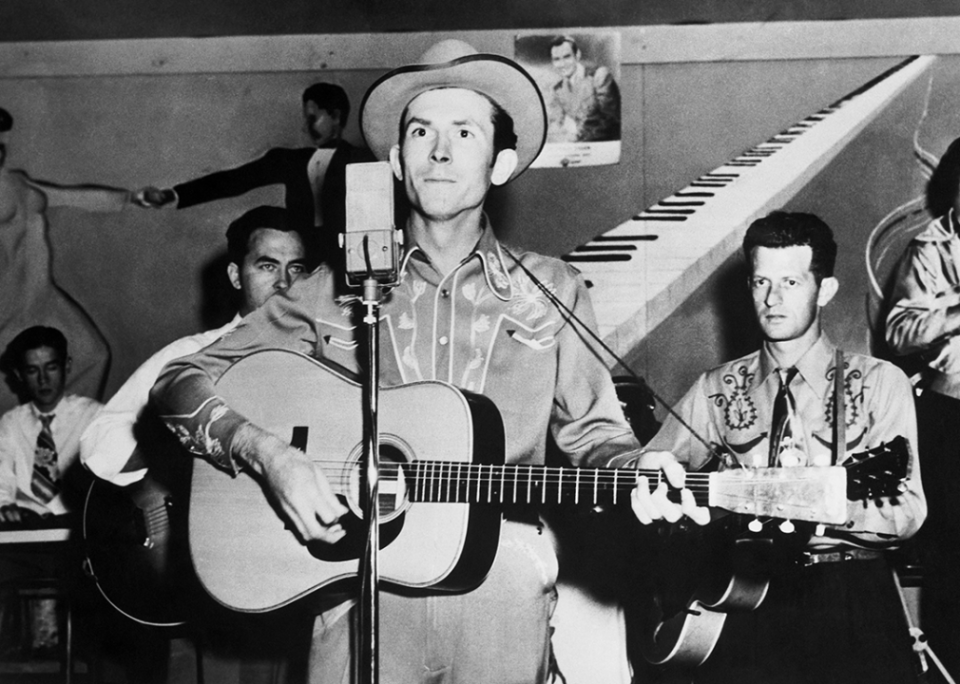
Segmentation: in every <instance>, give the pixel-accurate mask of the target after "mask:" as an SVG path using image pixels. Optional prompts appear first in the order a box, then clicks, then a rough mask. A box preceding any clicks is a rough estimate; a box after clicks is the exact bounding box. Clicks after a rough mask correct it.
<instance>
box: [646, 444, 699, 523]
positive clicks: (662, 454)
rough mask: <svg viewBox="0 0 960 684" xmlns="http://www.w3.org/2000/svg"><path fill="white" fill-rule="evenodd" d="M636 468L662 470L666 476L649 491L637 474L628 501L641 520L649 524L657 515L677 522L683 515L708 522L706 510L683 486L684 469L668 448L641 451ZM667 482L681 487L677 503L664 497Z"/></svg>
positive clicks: (648, 486) (647, 483) (696, 521)
mask: <svg viewBox="0 0 960 684" xmlns="http://www.w3.org/2000/svg"><path fill="white" fill-rule="evenodd" d="M637 468H641V469H651V470H662V471H663V474H664V476H665V477H666V482H664V481H661V482H660V484H659V485H657V488H656V489H655V490H654V491H653V492H651V491H650V485H649V482H648V480H647V477H646V476H645V475H641V476H640V477H638V478H637V486H636V488H634V490H633V493H632V494H631V496H630V503H631V506H632V507H633V513H634V515H636V516H637V519H638V520H639V521H640V522H641V523H643V524H644V525H649V524H650V523H652V522H653V521H654V520H661V519H662V520H666V521H667V522H677V521H678V520H679V519H680V517H681V516H684V515H685V516H687V517H689V518H690V519H691V520H693V521H694V522H695V523H697V524H698V525H706V524H707V523H708V522H710V511H709V510H708V509H707V508H705V507H702V506H697V504H696V502H695V501H694V498H693V492H691V491H690V490H689V489H685V488H684V486H683V485H684V481H685V479H686V471H685V470H684V469H683V466H682V465H680V464H679V463H678V462H677V459H676V458H675V457H674V455H673V454H671V453H670V452H669V451H647V452H645V453H643V454H642V455H641V456H640V459H639V460H638V461H637ZM668 485H669V487H673V488H676V489H679V490H681V491H680V505H677V504H675V503H673V502H672V501H670V500H669V499H668V498H667V493H668V491H669V487H668Z"/></svg>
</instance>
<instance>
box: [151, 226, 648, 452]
mask: <svg viewBox="0 0 960 684" xmlns="http://www.w3.org/2000/svg"><path fill="white" fill-rule="evenodd" d="M511 255H515V256H516V258H517V259H518V260H519V261H520V262H521V263H522V264H523V265H524V267H525V268H526V269H528V270H529V271H530V272H531V273H533V274H534V276H535V277H536V279H537V280H538V281H540V282H541V283H542V284H543V286H544V287H545V288H547V289H548V290H549V291H550V292H552V293H554V294H555V295H556V296H557V297H559V299H560V300H561V301H562V302H563V303H564V304H565V305H566V307H568V308H569V309H570V310H572V311H573V312H574V313H575V314H576V315H577V316H578V317H579V318H581V319H582V320H584V321H586V322H587V324H588V325H591V326H594V327H595V320H594V315H593V309H592V306H591V304H590V300H589V295H588V294H587V291H586V287H585V285H584V283H583V280H582V278H580V276H579V274H578V273H577V272H576V271H575V270H574V269H573V268H572V267H570V266H569V265H567V264H565V263H564V262H562V261H560V260H559V259H554V258H550V257H545V256H541V255H538V254H534V253H530V252H514V251H508V250H507V248H506V247H504V246H503V245H501V244H500V243H499V242H498V241H497V240H496V238H495V237H494V235H493V232H492V231H491V230H490V229H489V228H487V229H486V230H485V231H484V233H483V235H482V236H481V238H480V240H479V242H478V243H477V246H476V248H475V250H474V251H473V252H472V253H471V255H470V256H469V257H468V258H466V259H465V260H464V261H463V262H462V263H461V265H460V266H459V267H458V268H457V269H455V270H454V271H453V272H452V273H450V274H448V275H447V276H446V277H444V276H442V275H441V274H440V273H439V272H438V271H437V270H436V269H435V268H434V266H433V265H432V264H431V263H430V261H429V259H428V258H427V257H426V255H425V254H424V252H423V251H422V250H420V249H419V248H417V246H416V245H413V246H411V248H410V249H409V250H408V251H407V253H406V254H405V255H404V258H403V261H402V264H401V278H400V284H399V285H398V286H397V287H395V288H393V290H392V291H390V292H389V294H388V295H387V297H386V298H385V301H384V304H383V307H382V309H381V325H380V335H381V345H380V351H381V357H380V361H381V364H380V365H381V382H382V383H383V384H384V385H385V386H393V385H400V384H405V383H409V382H415V381H418V380H441V381H444V382H448V383H450V384H452V385H455V386H457V387H459V388H462V389H465V390H470V391H473V392H477V393H480V394H484V395H486V396H487V397H488V398H490V399H492V400H493V402H494V403H495V404H496V405H497V407H498V409H499V411H500V414H501V416H502V417H503V421H504V427H505V430H506V449H507V461H508V462H510V463H530V464H542V463H543V462H544V456H545V449H546V440H547V429H548V427H549V429H550V430H551V431H552V433H553V437H554V440H555V441H556V443H557V445H558V446H559V447H560V448H561V450H562V451H563V452H564V453H565V454H567V456H568V458H569V460H570V462H571V463H572V464H575V465H589V466H603V465H606V464H607V462H608V461H609V460H610V459H611V458H612V457H613V456H615V455H617V454H623V453H635V452H636V451H637V450H638V448H639V446H638V444H637V442H636V439H635V437H634V436H633V433H632V431H631V430H630V427H629V425H628V424H627V423H626V421H625V420H624V418H623V413H622V410H621V409H620V405H619V402H618V401H617V398H616V393H615V391H614V389H613V384H612V382H611V380H610V375H609V372H608V370H607V369H606V367H605V366H604V364H603V362H602V360H601V359H600V358H599V357H598V356H597V355H596V354H594V353H593V352H592V351H591V350H590V349H588V347H587V346H586V344H585V343H584V341H583V339H582V336H581V335H580V334H578V333H577V332H576V330H574V328H573V325H572V324H571V323H570V322H569V321H568V320H567V317H566V316H565V315H564V314H562V313H560V312H559V311H558V310H557V308H556V307H555V306H554V305H553V304H552V303H550V302H549V301H548V299H547V297H546V296H545V295H544V293H543V291H542V290H541V289H540V288H539V287H538V285H537V284H536V283H535V282H533V280H532V279H531V278H530V277H529V276H528V275H527V274H526V273H525V272H524V270H523V269H521V268H520V267H519V266H518V265H517V263H516V262H515V261H514V258H513V256H511ZM341 289H342V285H341V282H340V279H339V278H337V277H336V276H335V275H334V274H333V273H332V272H330V271H329V270H328V269H326V268H321V269H320V270H318V271H317V272H315V273H314V274H312V275H311V276H310V277H309V278H306V279H303V280H301V281H298V282H297V283H296V284H295V285H294V286H293V287H292V288H290V290H289V291H287V292H286V293H284V294H283V295H276V296H274V297H272V298H271V299H270V300H269V301H268V302H267V304H265V305H264V306H263V307H261V308H260V309H259V310H258V311H256V312H254V313H252V314H250V315H249V316H247V317H246V318H245V319H244V321H243V323H242V324H241V325H240V326H239V327H238V328H237V329H236V331H235V332H234V333H233V334H231V335H230V336H228V337H227V338H224V339H223V340H221V341H219V342H218V343H216V344H214V345H212V346H210V347H208V348H206V349H204V350H202V351H201V352H199V353H198V354H195V355H193V356H189V357H185V358H183V359H179V360H177V361H175V362H173V363H172V364H171V365H169V366H168V367H167V369H166V370H165V371H164V373H163V374H162V375H161V378H160V381H159V382H158V384H157V386H156V387H155V388H154V392H153V397H154V400H155V401H157V402H158V405H159V406H160V408H161V411H162V412H163V413H165V414H166V415H165V420H166V421H167V422H168V424H169V425H170V426H171V428H172V429H174V430H175V432H177V434H178V435H179V436H180V437H181V440H182V441H183V442H184V443H185V444H186V445H187V446H188V448H190V449H191V450H192V451H194V452H195V453H198V454H205V455H207V456H208V457H210V458H211V459H213V460H214V461H215V462H217V463H219V464H220V465H222V466H224V467H226V468H233V463H232V459H231V457H230V453H229V449H225V448H223V447H225V446H226V445H230V444H231V439H232V436H233V433H234V432H235V430H236V428H237V427H238V426H239V425H241V424H242V422H243V419H242V418H241V417H240V416H238V415H237V414H235V413H234V412H233V411H230V410H229V409H226V407H225V405H224V404H223V402H222V401H221V400H220V399H218V398H217V397H216V390H215V385H214V383H215V382H216V380H217V378H218V377H219V376H220V375H221V374H222V373H223V372H224V371H225V370H226V368H228V367H229V366H230V364H232V363H233V362H234V361H236V360H237V359H239V358H240V357H242V356H245V355H246V354H249V353H252V352H254V351H258V350H261V349H269V348H282V349H291V350H294V351H299V352H302V353H305V354H308V355H311V356H314V357H316V358H326V359H329V360H331V361H334V362H336V363H338V364H340V365H341V366H344V367H346V368H348V369H350V370H359V366H358V360H357V357H358V349H359V350H362V349H363V347H362V345H358V342H357V340H358V335H357V333H358V331H359V329H358V327H357V326H358V325H362V323H361V319H360V316H359V315H352V316H351V315H344V312H345V311H347V309H345V308H344V307H345V306H348V305H349V301H348V299H349V298H344V297H343V296H342V295H343V294H344V292H342V291H341ZM338 295H340V296H338ZM357 310H359V307H357ZM360 356H363V355H362V354H360ZM215 417H216V419H215ZM424 420H425V421H429V416H424ZM221 454H222V455H221Z"/></svg>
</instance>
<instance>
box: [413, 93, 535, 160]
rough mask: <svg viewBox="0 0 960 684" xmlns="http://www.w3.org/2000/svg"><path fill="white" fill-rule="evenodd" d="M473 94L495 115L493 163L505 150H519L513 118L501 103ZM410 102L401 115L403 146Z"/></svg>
mask: <svg viewBox="0 0 960 684" xmlns="http://www.w3.org/2000/svg"><path fill="white" fill-rule="evenodd" d="M454 87H456V86H444V87H442V88H435V90H444V89H445V88H454ZM473 92H475V93H477V94H478V95H480V96H481V97H483V99H485V100H486V101H487V102H489V103H490V106H491V107H492V108H493V114H492V115H491V116H490V121H491V122H492V123H493V161H496V160H497V155H498V154H500V153H501V152H502V151H503V150H515V149H517V134H516V131H515V130H514V127H513V117H512V116H510V114H509V113H508V112H507V110H506V109H504V108H503V107H501V106H500V103H499V102H497V101H496V100H494V99H493V98H492V97H490V96H489V95H487V94H486V93H481V92H480V91H478V90H475V91H473ZM421 94H422V93H421ZM414 99H416V98H414ZM410 102H413V100H410ZM410 102H408V103H407V106H406V107H404V108H403V112H401V113H400V135H399V140H400V143H401V144H402V143H403V139H404V138H405V137H406V135H407V112H408V111H409V110H410Z"/></svg>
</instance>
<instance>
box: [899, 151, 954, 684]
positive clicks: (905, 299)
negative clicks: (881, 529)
mask: <svg viewBox="0 0 960 684" xmlns="http://www.w3.org/2000/svg"><path fill="white" fill-rule="evenodd" d="M927 210H928V211H929V213H930V215H931V216H933V217H935V218H934V219H933V220H932V221H931V222H930V224H929V225H928V226H927V228H926V229H925V230H924V231H923V232H921V233H920V234H919V235H917V236H916V237H915V238H914V239H913V240H912V241H911V242H910V244H909V245H908V246H907V249H906V251H905V252H904V254H903V256H902V257H901V261H900V264H899V267H898V269H897V273H896V276H895V280H894V287H893V290H892V292H891V297H890V300H889V301H890V310H889V313H888V315H887V327H886V340H887V344H888V345H889V346H890V348H891V349H892V350H893V352H894V353H896V354H898V355H901V356H902V357H905V358H908V359H909V360H910V361H911V363H910V365H911V366H913V365H914V363H915V362H919V364H920V365H921V366H922V368H923V370H922V372H921V379H920V382H919V385H918V388H917V389H918V390H919V391H918V396H917V427H918V433H919V442H920V445H919V448H920V460H921V461H922V462H923V469H924V472H925V474H926V477H925V478H924V481H925V483H924V489H925V490H926V493H927V499H928V501H929V503H930V517H929V518H928V520H927V524H926V526H925V527H924V529H923V530H922V531H921V533H920V535H918V537H917V548H918V552H919V554H920V561H921V565H922V573H923V587H922V590H921V609H920V624H921V627H922V629H923V631H924V634H925V635H926V637H927V639H928V640H929V644H930V648H931V649H932V650H933V653H934V654H935V655H936V656H937V657H938V658H939V659H940V661H941V662H942V664H943V666H944V667H945V668H946V670H947V672H949V673H950V674H951V676H953V677H954V678H956V676H957V673H960V648H958V645H960V545H958V544H957V540H958V539H960V337H958V336H957V334H958V333H960V273H958V269H960V237H958V235H957V231H958V227H960V213H958V212H960V138H957V139H956V140H954V141H953V142H952V143H951V144H950V146H949V147H948V148H947V151H946V152H945V153H944V155H943V157H942V158H941V159H940V162H939V164H938V165H937V168H936V170H935V171H934V173H933V175H932V176H931V177H930V182H929V183H928V184H927Z"/></svg>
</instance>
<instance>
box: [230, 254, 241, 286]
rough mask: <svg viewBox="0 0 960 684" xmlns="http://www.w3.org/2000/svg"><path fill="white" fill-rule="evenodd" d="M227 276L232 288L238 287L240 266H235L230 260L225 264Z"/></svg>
mask: <svg viewBox="0 0 960 684" xmlns="http://www.w3.org/2000/svg"><path fill="white" fill-rule="evenodd" d="M227 277H228V278H229V279H230V284H231V285H233V289H235V290H239V289H240V267H239V266H237V265H236V264H235V263H233V262H232V261H231V262H230V263H229V264H227Z"/></svg>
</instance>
